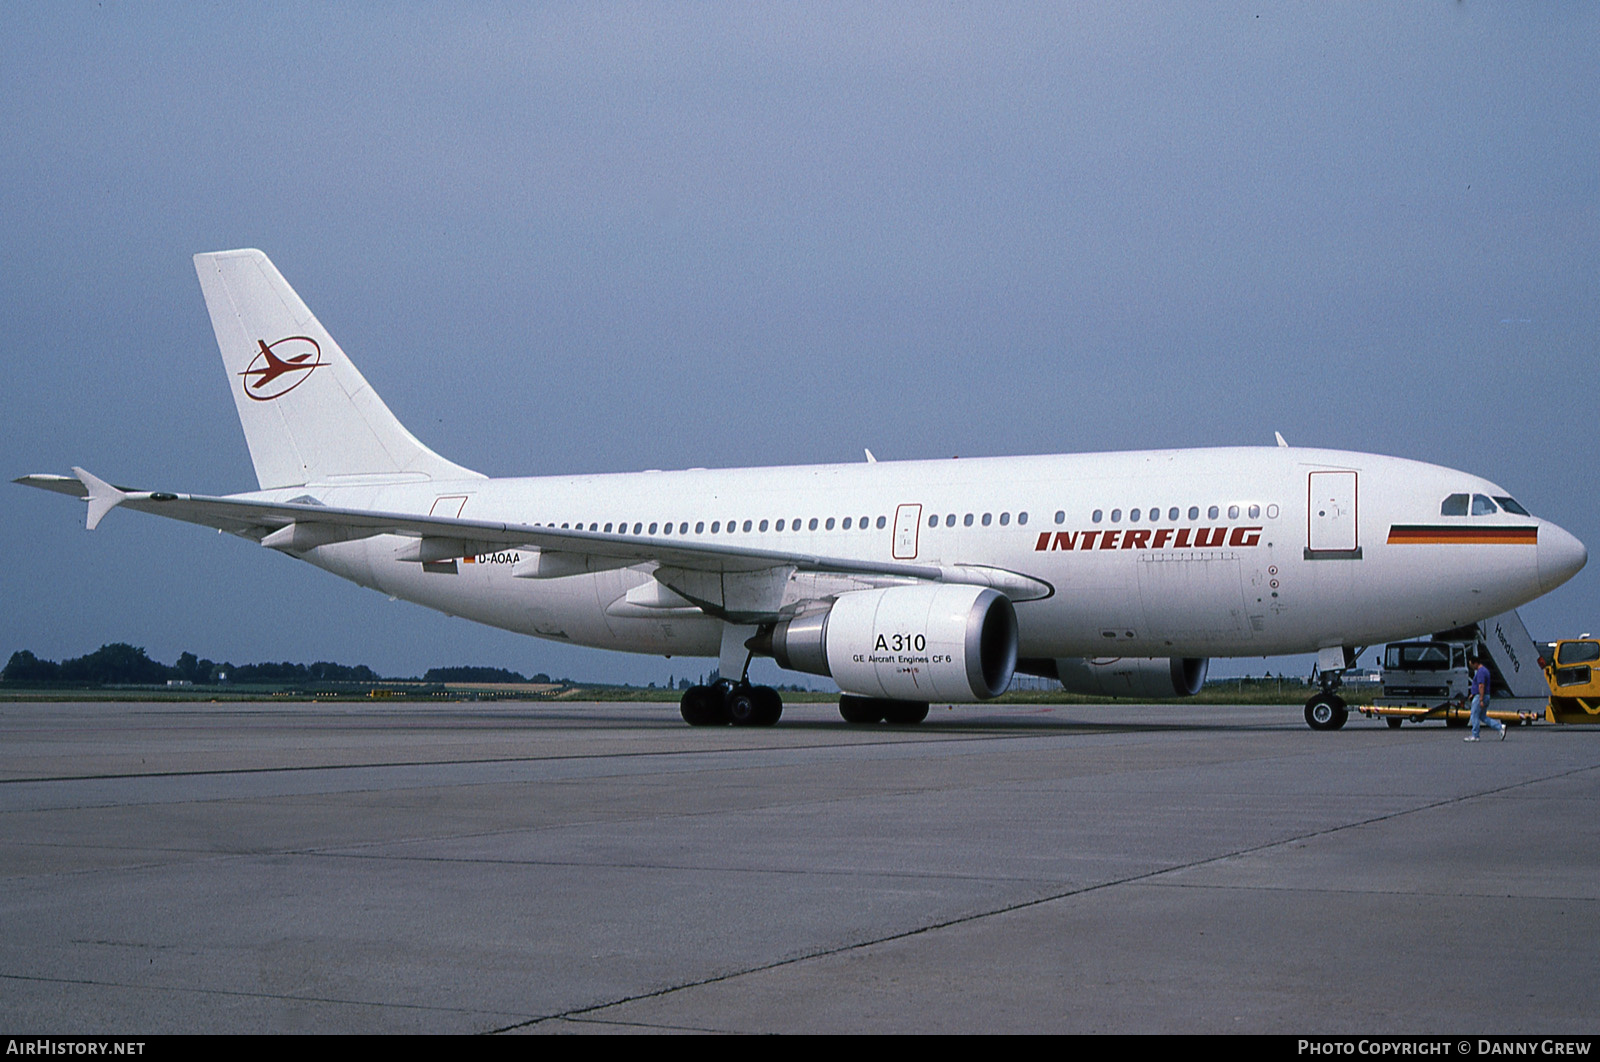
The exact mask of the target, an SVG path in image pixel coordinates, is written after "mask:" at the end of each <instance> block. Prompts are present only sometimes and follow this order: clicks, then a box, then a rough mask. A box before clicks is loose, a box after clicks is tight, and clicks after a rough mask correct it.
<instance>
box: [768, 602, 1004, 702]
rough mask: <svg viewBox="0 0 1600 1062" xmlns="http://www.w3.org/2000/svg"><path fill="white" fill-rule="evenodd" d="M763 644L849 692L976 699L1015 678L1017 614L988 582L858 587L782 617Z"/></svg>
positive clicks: (785, 661) (784, 661)
mask: <svg viewBox="0 0 1600 1062" xmlns="http://www.w3.org/2000/svg"><path fill="white" fill-rule="evenodd" d="M763 641H765V639H763ZM759 648H760V649H761V650H762V651H768V652H771V654H772V656H773V658H774V659H776V660H777V661H778V664H779V665H780V666H782V667H786V668H789V669H791V670H794V671H804V672H806V673H807V674H812V675H827V676H829V677H831V678H832V679H833V680H834V681H835V682H837V683H838V684H839V688H840V689H841V690H844V691H845V692H846V693H854V694H857V695H859V696H863V697H879V698H888V699H892V700H903V701H982V700H987V699H989V698H990V697H998V696H999V695H1000V694H1002V693H1004V692H1005V689H1006V687H1007V686H1009V685H1010V684H1011V672H1012V671H1013V670H1014V669H1015V667H1016V664H1017V614H1016V612H1015V610H1013V609H1012V607H1011V602H1010V601H1009V600H1008V599H1007V598H1006V597H1005V596H1004V595H1003V594H1000V593H999V592H997V591H995V590H993V589H991V588H989V587H986V586H970V585H966V584H952V583H938V584H929V585H921V586H894V587H888V588H886V589H882V590H854V591H851V592H850V593H847V594H841V595H840V596H839V598H838V599H837V600H836V601H834V603H833V604H832V605H831V606H830V607H829V608H828V609H827V610H826V611H820V612H812V613H809V614H807V615H804V616H798V617H796V618H795V619H792V620H788V621H787V622H784V623H780V624H778V626H777V627H776V628H775V629H774V630H773V631H772V634H771V640H770V644H769V645H761V646H759Z"/></svg>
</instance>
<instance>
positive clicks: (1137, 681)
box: [1055, 656, 1211, 698]
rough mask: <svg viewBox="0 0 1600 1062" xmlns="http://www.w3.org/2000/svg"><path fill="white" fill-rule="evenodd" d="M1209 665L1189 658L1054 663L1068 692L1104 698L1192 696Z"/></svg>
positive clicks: (1116, 658)
mask: <svg viewBox="0 0 1600 1062" xmlns="http://www.w3.org/2000/svg"><path fill="white" fill-rule="evenodd" d="M1210 664H1211V662H1210V661H1209V660H1207V659H1206V658H1205V657H1192V656H1155V657H1150V656H1097V657H1089V658H1088V659H1085V658H1083V657H1071V658H1065V659H1060V660H1056V661H1055V671H1056V678H1057V679H1059V680H1060V682H1061V688H1062V689H1064V690H1066V691H1067V692H1068V693H1087V694H1093V695H1098V696H1105V697H1137V698H1150V697H1193V696H1194V695H1195V694H1197V693H1199V692H1200V687H1201V686H1203V685H1204V684H1205V681H1206V671H1207V670H1208V669H1209V667H1210Z"/></svg>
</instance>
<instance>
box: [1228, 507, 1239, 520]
mask: <svg viewBox="0 0 1600 1062" xmlns="http://www.w3.org/2000/svg"><path fill="white" fill-rule="evenodd" d="M1228 519H1229V520H1237V519H1239V507H1238V506H1237V505H1230V506H1228Z"/></svg>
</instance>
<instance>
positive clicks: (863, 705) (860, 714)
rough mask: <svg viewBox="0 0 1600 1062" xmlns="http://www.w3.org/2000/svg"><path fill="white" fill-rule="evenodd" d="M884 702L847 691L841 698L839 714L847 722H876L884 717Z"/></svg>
mask: <svg viewBox="0 0 1600 1062" xmlns="http://www.w3.org/2000/svg"><path fill="white" fill-rule="evenodd" d="M883 703H884V702H882V701H880V700H876V699H874V698H872V697H856V696H853V695H851V694H848V693H846V694H843V695H842V696H840V698H839V715H840V716H841V717H843V719H844V721H845V722H847V723H876V722H879V721H881V720H882V719H883Z"/></svg>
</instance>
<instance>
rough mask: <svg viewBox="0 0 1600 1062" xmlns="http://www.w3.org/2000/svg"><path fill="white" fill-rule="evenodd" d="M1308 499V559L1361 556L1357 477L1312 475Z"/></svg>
mask: <svg viewBox="0 0 1600 1062" xmlns="http://www.w3.org/2000/svg"><path fill="white" fill-rule="evenodd" d="M1307 500H1308V503H1309V504H1308V511H1307V514H1306V516H1307V520H1306V528H1307V542H1306V554H1307V556H1313V555H1318V556H1348V557H1355V556H1359V555H1360V551H1359V550H1358V549H1357V548H1356V474H1355V473H1354V472H1312V473H1311V474H1310V476H1309V488H1308V497H1307Z"/></svg>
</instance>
